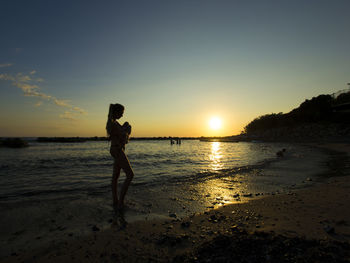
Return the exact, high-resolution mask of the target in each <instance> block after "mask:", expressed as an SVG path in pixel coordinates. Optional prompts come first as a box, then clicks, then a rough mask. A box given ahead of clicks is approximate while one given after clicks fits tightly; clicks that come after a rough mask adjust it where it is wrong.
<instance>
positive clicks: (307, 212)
mask: <svg viewBox="0 0 350 263" xmlns="http://www.w3.org/2000/svg"><path fill="white" fill-rule="evenodd" d="M318 146H319V147H324V148H327V149H331V150H337V151H342V152H347V154H348V156H349V153H350V151H349V150H350V146H349V144H322V145H318ZM339 175H342V176H336V177H331V178H329V179H328V180H326V181H325V182H322V183H315V184H314V185H313V186H312V187H306V188H303V189H299V190H293V191H290V192H289V193H287V194H276V195H270V196H264V197H256V198H252V200H250V201H248V202H245V203H238V204H230V205H225V206H223V207H221V208H219V209H212V210H208V211H206V212H204V213H197V214H194V215H192V216H190V217H187V218H177V216H176V215H175V214H174V215H170V217H169V219H168V220H152V221H138V222H133V223H127V222H125V221H124V218H123V215H122V214H119V215H116V216H115V217H114V218H113V220H110V222H109V223H110V224H111V227H110V229H107V230H103V231H102V230H100V229H99V227H98V226H92V228H91V234H90V235H88V236H84V237H78V236H74V235H73V236H71V237H70V239H68V240H67V241H64V242H58V243H56V244H48V245H47V246H44V247H42V248H40V249H36V250H33V251H14V252H13V253H12V255H11V256H9V257H7V258H4V259H2V262H171V261H173V262H230V261H231V262H350V211H349V209H348V207H349V204H350V177H349V176H344V174H339Z"/></svg>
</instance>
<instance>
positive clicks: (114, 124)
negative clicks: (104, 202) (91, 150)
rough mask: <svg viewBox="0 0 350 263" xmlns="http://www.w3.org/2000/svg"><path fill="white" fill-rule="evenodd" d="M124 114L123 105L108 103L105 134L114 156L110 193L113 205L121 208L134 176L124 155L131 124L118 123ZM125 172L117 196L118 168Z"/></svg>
mask: <svg viewBox="0 0 350 263" xmlns="http://www.w3.org/2000/svg"><path fill="white" fill-rule="evenodd" d="M123 114H124V106H123V105H120V104H110V105H109V113H108V120H107V125H106V130H107V135H108V137H109V139H110V140H111V148H110V153H111V155H112V156H113V158H114V164H113V177H112V193H113V206H114V207H116V208H119V209H121V208H123V206H124V198H125V195H126V192H127V191H128V187H129V185H130V182H131V180H132V178H133V177H134V172H133V170H132V168H131V166H130V162H129V160H128V157H127V156H126V154H125V152H124V150H125V144H127V143H128V140H129V135H130V133H131V126H130V125H129V123H127V122H125V123H124V124H123V125H120V124H119V123H118V121H117V120H118V119H120V118H121V117H122V116H123ZM121 169H123V171H124V172H125V174H126V179H125V181H124V184H123V186H122V189H121V192H120V196H119V198H118V178H119V176H120V170H121Z"/></svg>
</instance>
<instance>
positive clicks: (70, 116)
mask: <svg viewBox="0 0 350 263" xmlns="http://www.w3.org/2000/svg"><path fill="white" fill-rule="evenodd" d="M60 118H61V119H66V120H70V121H76V120H77V119H76V118H75V117H74V114H73V113H72V112H70V111H65V112H64V114H60Z"/></svg>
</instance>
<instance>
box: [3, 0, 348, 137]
mask: <svg viewBox="0 0 350 263" xmlns="http://www.w3.org/2000/svg"><path fill="white" fill-rule="evenodd" d="M349 10H350V1H347V0H345V1H337V0H334V1H323V0H293V1H287V0H278V1H277V0H275V1H270V0H266V1H264V0H256V1H253V0H246V1H243V0H237V1H236V0H230V1H228V0H209V1H207V0H176V1H175V0H173V1H167V0H161V1H153V0H147V1H145V0H139V1H134V0H130V1H87V0H84V1H79V0H76V1H65V0H60V1H36V0H32V1H27V0H23V1H17V0H2V1H1V9H0V32H1V33H0V34H1V41H0V136H2V137H9V136H27V137H36V136H105V135H106V131H105V125H106V120H107V114H108V107H109V104H110V103H121V104H123V105H124V106H125V114H124V117H123V118H122V119H120V122H121V123H123V122H124V121H128V122H129V123H130V124H131V125H132V127H133V132H132V136H134V137H143V136H145V137H149V136H230V135H235V134H239V133H240V132H241V131H242V130H243V129H244V126H245V125H247V124H248V123H249V122H250V121H252V120H253V119H254V118H256V117H258V116H260V115H263V114H269V113H279V112H284V113H286V112H289V111H290V110H292V109H293V108H295V107H298V106H299V105H300V103H302V102H303V101H304V100H305V99H310V98H312V97H314V96H318V95H320V94H331V93H333V92H337V91H339V90H341V89H346V88H347V83H348V82H350V65H349V63H350V30H349V28H350V15H349ZM214 116H215V117H217V118H219V119H220V120H221V122H222V125H221V128H220V129H213V128H211V127H210V125H209V122H210V119H211V118H212V117H214Z"/></svg>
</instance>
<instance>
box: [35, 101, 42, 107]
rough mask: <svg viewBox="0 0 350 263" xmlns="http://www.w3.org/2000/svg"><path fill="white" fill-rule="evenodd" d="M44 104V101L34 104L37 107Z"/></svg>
mask: <svg viewBox="0 0 350 263" xmlns="http://www.w3.org/2000/svg"><path fill="white" fill-rule="evenodd" d="M42 104H43V102H42V101H38V102H37V103H35V104H34V106H35V107H40V106H41V105H42Z"/></svg>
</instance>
